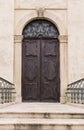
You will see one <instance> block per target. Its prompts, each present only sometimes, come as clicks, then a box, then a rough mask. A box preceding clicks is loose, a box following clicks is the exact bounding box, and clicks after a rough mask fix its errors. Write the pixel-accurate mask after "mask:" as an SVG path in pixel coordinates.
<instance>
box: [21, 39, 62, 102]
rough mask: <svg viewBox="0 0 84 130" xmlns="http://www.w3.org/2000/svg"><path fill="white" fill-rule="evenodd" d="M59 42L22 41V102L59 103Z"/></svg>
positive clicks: (51, 40)
mask: <svg viewBox="0 0 84 130" xmlns="http://www.w3.org/2000/svg"><path fill="white" fill-rule="evenodd" d="M59 67H60V63H59V41H58V40H57V39H34V40H32V39H29V40H27V39H24V40H23V45H22V98H23V101H41V102H44V101H46V102H59V98H60V72H59V70H60V69H59Z"/></svg>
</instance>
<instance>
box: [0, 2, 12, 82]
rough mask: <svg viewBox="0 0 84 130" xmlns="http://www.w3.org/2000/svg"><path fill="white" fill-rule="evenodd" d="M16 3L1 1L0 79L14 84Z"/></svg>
mask: <svg viewBox="0 0 84 130" xmlns="http://www.w3.org/2000/svg"><path fill="white" fill-rule="evenodd" d="M13 35H14V1H13V0H0V77H3V78H5V79H7V80H9V81H10V82H13V44H14V42H13Z"/></svg>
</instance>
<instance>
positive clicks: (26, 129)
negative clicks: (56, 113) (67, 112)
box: [0, 118, 84, 130]
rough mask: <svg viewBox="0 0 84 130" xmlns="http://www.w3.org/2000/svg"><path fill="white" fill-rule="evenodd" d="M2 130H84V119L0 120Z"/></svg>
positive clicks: (0, 129)
mask: <svg viewBox="0 0 84 130" xmlns="http://www.w3.org/2000/svg"><path fill="white" fill-rule="evenodd" d="M0 130H84V119H17V118H14V119H13V118H11V120H10V118H6V119H3V118H1V119H0Z"/></svg>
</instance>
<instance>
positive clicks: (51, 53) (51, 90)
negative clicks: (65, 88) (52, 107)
mask: <svg viewBox="0 0 84 130" xmlns="http://www.w3.org/2000/svg"><path fill="white" fill-rule="evenodd" d="M41 42H42V43H41V46H42V47H41V48H42V51H41V55H42V58H41V59H42V68H41V70H42V81H41V83H42V84H41V86H42V87H41V100H43V101H57V102H59V97H60V84H59V83H60V81H59V79H60V78H59V42H58V40H56V39H55V40H51V39H50V40H42V41H41Z"/></svg>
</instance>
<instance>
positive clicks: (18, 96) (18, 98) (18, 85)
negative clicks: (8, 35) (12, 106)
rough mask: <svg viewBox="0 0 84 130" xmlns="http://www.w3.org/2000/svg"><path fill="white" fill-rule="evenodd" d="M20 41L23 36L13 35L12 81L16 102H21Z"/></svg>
mask: <svg viewBox="0 0 84 130" xmlns="http://www.w3.org/2000/svg"><path fill="white" fill-rule="evenodd" d="M22 39H23V36H21V35H15V37H14V43H15V44H14V81H15V88H16V102H21V101H22V97H21V71H22V70H21V68H22V62H21V59H22Z"/></svg>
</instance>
